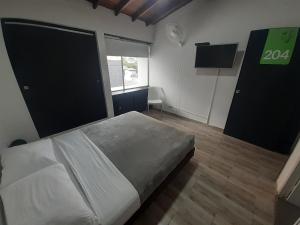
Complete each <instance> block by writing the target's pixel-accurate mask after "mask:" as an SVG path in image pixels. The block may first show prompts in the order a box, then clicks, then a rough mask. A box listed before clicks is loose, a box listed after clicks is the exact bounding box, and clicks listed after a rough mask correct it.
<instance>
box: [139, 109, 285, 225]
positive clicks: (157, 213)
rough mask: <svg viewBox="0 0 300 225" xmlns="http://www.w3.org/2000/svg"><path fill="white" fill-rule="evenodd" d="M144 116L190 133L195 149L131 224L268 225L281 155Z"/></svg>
mask: <svg viewBox="0 0 300 225" xmlns="http://www.w3.org/2000/svg"><path fill="white" fill-rule="evenodd" d="M145 114H146V115H148V116H151V117H153V118H156V119H158V120H160V121H162V122H164V123H166V124H167V125H169V126H173V127H176V128H177V129H180V130H182V131H185V132H187V133H190V134H193V135H195V147H196V150H195V155H194V157H193V158H192V159H191V161H190V162H189V163H188V164H187V165H186V166H185V167H183V168H182V169H181V171H180V172H179V174H178V175H177V176H176V177H174V179H173V180H172V181H171V183H169V185H168V186H166V187H165V188H164V189H163V190H162V192H161V193H160V194H159V195H158V196H157V198H156V199H155V200H154V201H153V202H152V204H151V205H150V206H149V207H148V208H147V209H146V210H145V211H144V212H143V213H142V214H141V215H140V216H139V217H138V218H137V219H136V221H135V222H134V225H273V220H274V206H275V198H276V190H275V182H276V179H277V177H278V175H279V173H280V171H281V169H282V168H283V166H284V164H285V162H286V161H287V157H286V156H284V155H280V154H278V153H274V152H271V151H267V150H265V149H263V148H261V147H257V146H255V145H252V144H249V143H246V142H243V141H240V140H238V139H235V138H232V137H229V136H227V135H224V134H223V131H222V130H221V129H219V128H214V127H210V126H208V125H206V124H203V123H199V122H195V121H193V120H189V119H185V118H182V117H178V116H176V115H173V114H169V113H161V112H159V111H157V110H150V112H145Z"/></svg>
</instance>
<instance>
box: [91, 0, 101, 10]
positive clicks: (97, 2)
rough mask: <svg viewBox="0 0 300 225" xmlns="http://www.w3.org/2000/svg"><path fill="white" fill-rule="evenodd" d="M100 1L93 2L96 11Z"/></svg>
mask: <svg viewBox="0 0 300 225" xmlns="http://www.w3.org/2000/svg"><path fill="white" fill-rule="evenodd" d="M99 2H100V0H93V8H94V9H96V8H97V7H98V5H99Z"/></svg>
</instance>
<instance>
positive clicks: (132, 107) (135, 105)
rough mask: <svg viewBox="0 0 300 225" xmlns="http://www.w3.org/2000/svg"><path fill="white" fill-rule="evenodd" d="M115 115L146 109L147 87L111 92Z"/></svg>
mask: <svg viewBox="0 0 300 225" xmlns="http://www.w3.org/2000/svg"><path fill="white" fill-rule="evenodd" d="M112 97H113V105H114V112H115V116H117V115H121V114H123V113H127V112H130V111H138V112H143V111H145V110H146V109H147V98H148V88H143V89H136V90H129V91H120V92H116V93H113V96H112Z"/></svg>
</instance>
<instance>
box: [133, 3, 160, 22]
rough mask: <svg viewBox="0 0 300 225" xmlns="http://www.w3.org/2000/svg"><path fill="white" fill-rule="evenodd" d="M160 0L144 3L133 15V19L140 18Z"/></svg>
mask: <svg viewBox="0 0 300 225" xmlns="http://www.w3.org/2000/svg"><path fill="white" fill-rule="evenodd" d="M157 2H158V0H148V1H147V2H146V3H145V4H144V5H142V6H141V7H140V8H139V9H138V10H137V11H136V12H135V13H134V14H133V15H132V21H135V20H136V19H137V18H139V17H140V16H141V15H143V14H144V13H146V12H147V11H148V10H149V9H151V8H152V6H154V5H155V3H157Z"/></svg>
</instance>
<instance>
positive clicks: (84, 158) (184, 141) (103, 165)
mask: <svg viewBox="0 0 300 225" xmlns="http://www.w3.org/2000/svg"><path fill="white" fill-rule="evenodd" d="M51 143H52V146H53V152H54V156H55V160H56V161H57V162H58V163H59V164H62V165H64V168H65V169H66V172H67V174H68V177H70V180H71V181H72V183H73V184H74V186H75V187H76V190H77V191H78V193H79V194H80V196H81V197H82V200H83V201H82V202H84V203H85V205H87V206H88V207H87V208H90V209H91V212H92V213H90V214H91V215H96V217H97V219H98V220H97V221H96V222H95V221H94V222H93V223H94V224H96V223H99V224H101V225H106V224H107V225H110V224H111V225H117V224H124V223H125V222H126V221H127V223H129V222H130V218H132V216H133V215H136V214H137V213H138V212H139V210H141V209H142V208H143V206H144V205H145V204H146V203H147V202H148V201H149V199H151V197H152V196H153V195H154V193H156V190H158V189H159V187H160V186H161V185H162V184H163V183H164V182H166V180H167V179H168V177H170V175H171V174H173V173H174V172H175V171H176V168H177V169H178V168H179V167H180V166H182V165H183V164H184V163H185V162H187V161H188V160H189V159H190V158H191V157H192V156H193V153H194V137H193V136H192V135H189V134H186V133H184V132H182V131H179V130H177V129H174V128H172V127H169V126H167V125H166V124H164V123H162V122H160V121H158V120H155V119H153V118H150V117H148V116H145V115H143V114H141V113H138V112H130V113H126V114H123V115H121V116H117V117H114V118H112V119H108V120H105V121H102V122H99V123H95V124H92V125H89V126H86V127H83V128H81V129H79V130H75V131H72V132H68V133H65V134H61V135H58V136H55V137H53V138H51ZM51 157H52V156H51ZM1 161H3V160H1ZM50 164H51V163H50ZM50 167H52V170H54V171H58V173H60V172H59V171H60V170H61V168H60V167H59V166H57V165H52V164H51V165H50ZM4 169H5V168H4ZM44 170H45V169H44ZM3 172H5V170H3ZM35 174H36V173H35ZM43 177H45V176H43ZM43 177H41V178H39V179H43ZM62 177H63V176H62ZM51 179H56V178H55V177H54V178H51ZM53 182H56V181H53ZM8 186H9V185H8ZM69 188H70V187H69ZM4 189H5V188H4ZM54 191H56V190H54ZM7 192H8V193H9V194H10V191H7ZM0 194H1V189H0ZM4 194H6V195H7V196H9V195H8V194H7V193H6V192H4ZM74 195H75V194H74ZM1 197H2V195H1ZM3 199H5V198H3V197H2V200H3ZM10 199H11V198H10ZM7 201H8V200H7ZM70 204H71V203H70ZM81 205H84V204H83V203H81ZM78 210H79V209H78ZM80 210H81V211H80V212H84V215H87V214H88V213H87V209H86V208H84V210H82V209H80ZM5 211H6V207H5V202H4V212H5ZM6 214H7V213H6V212H5V215H6ZM71 215H72V216H73V214H71ZM128 221H129V222H128ZM31 223H32V222H31ZM65 224H67V223H65ZM70 224H72V223H70ZM87 224H88V223H87ZM7 225H11V224H9V223H8V224H7ZM14 225H15V224H14Z"/></svg>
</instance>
